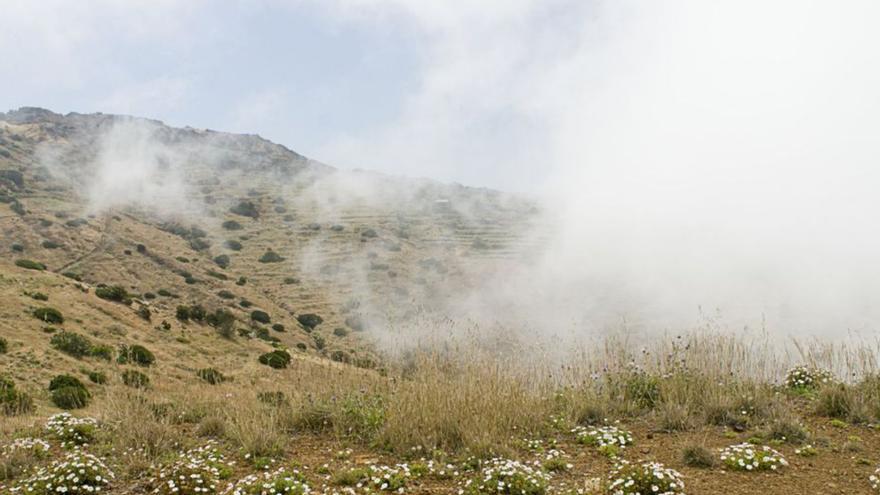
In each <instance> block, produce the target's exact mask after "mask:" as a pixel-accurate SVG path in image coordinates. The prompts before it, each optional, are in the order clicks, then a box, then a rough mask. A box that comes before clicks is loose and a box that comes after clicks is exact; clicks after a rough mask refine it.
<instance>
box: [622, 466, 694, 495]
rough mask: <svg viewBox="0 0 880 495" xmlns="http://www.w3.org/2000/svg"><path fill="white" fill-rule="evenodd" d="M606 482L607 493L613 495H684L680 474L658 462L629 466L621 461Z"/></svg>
mask: <svg viewBox="0 0 880 495" xmlns="http://www.w3.org/2000/svg"><path fill="white" fill-rule="evenodd" d="M608 481H609V483H608V493H613V494H615V495H634V494H639V493H641V494H647V493H662V494H663V495H684V493H685V492H684V481H682V476H681V473H679V472H678V471H675V470H674V469H669V468H667V467H665V466H663V464H660V463H659V462H648V463H644V464H630V463H629V462H627V461H621V462H620V463H618V464H617V466H615V467H614V471H612V473H611V476H609V478H608Z"/></svg>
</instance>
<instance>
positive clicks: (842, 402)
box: [816, 384, 856, 419]
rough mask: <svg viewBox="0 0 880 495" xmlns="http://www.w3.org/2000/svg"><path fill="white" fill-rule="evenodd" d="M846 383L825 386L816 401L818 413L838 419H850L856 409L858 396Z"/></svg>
mask: <svg viewBox="0 0 880 495" xmlns="http://www.w3.org/2000/svg"><path fill="white" fill-rule="evenodd" d="M854 395H855V394H854V393H853V391H852V390H851V389H850V388H849V387H847V386H846V385H844V384H837V385H834V386H830V387H823V388H822V389H821V390H820V391H819V396H818V398H817V401H816V413H817V414H819V415H820V416H827V417H829V418H836V419H849V418H850V416H851V415H852V413H853V411H855V409H856V397H854Z"/></svg>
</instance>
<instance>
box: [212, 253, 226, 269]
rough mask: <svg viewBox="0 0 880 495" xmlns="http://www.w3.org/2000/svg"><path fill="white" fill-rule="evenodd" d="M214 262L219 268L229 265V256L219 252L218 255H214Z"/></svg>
mask: <svg viewBox="0 0 880 495" xmlns="http://www.w3.org/2000/svg"><path fill="white" fill-rule="evenodd" d="M214 263H216V264H217V266H219V267H220V268H227V267H229V256H228V255H225V254H221V255H220V256H215V257H214Z"/></svg>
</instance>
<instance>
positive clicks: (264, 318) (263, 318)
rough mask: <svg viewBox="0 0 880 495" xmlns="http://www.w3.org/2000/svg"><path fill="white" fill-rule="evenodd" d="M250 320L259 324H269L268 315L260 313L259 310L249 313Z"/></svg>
mask: <svg viewBox="0 0 880 495" xmlns="http://www.w3.org/2000/svg"><path fill="white" fill-rule="evenodd" d="M251 319H252V320H254V321H257V322H260V323H269V322H270V321H271V320H270V318H269V313H267V312H265V311H260V310H259V309H255V310H254V311H251Z"/></svg>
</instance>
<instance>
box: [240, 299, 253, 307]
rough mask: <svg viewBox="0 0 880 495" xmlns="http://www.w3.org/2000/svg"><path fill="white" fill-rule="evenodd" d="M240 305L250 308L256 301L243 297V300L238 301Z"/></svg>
mask: <svg viewBox="0 0 880 495" xmlns="http://www.w3.org/2000/svg"><path fill="white" fill-rule="evenodd" d="M238 305H239V306H241V307H242V308H249V307H251V306H253V305H254V303H252V302H250V301H248V300H247V299H242V300H241V301H239V302H238Z"/></svg>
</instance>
